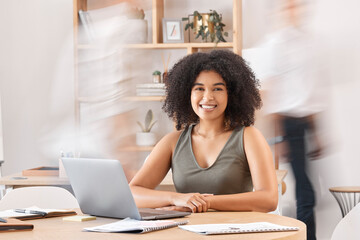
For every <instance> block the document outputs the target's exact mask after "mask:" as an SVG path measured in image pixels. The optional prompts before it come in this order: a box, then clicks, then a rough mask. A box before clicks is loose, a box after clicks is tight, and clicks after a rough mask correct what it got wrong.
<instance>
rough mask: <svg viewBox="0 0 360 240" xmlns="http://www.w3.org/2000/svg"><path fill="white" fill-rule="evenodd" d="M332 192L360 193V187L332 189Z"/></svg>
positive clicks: (330, 189)
mask: <svg viewBox="0 0 360 240" xmlns="http://www.w3.org/2000/svg"><path fill="white" fill-rule="evenodd" d="M329 191H330V192H349V193H355V192H356V193H358V192H360V186H348V187H331V188H329Z"/></svg>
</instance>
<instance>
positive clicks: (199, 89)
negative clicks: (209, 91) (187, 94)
mask: <svg viewBox="0 0 360 240" xmlns="http://www.w3.org/2000/svg"><path fill="white" fill-rule="evenodd" d="M194 90H195V91H204V88H202V87H197V88H195V89H194Z"/></svg>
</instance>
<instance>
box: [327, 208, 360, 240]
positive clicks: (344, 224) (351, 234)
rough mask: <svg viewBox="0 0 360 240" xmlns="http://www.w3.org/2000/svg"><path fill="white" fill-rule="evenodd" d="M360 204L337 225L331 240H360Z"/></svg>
mask: <svg viewBox="0 0 360 240" xmlns="http://www.w3.org/2000/svg"><path fill="white" fill-rule="evenodd" d="M359 226H360V203H359V204H357V205H356V206H355V207H354V208H353V209H352V210H351V211H350V212H349V213H348V214H346V216H345V217H343V218H342V219H341V220H340V222H339V223H338V224H337V225H336V227H335V230H334V232H333V234H332V236H331V240H343V239H346V240H358V239H360V231H359Z"/></svg>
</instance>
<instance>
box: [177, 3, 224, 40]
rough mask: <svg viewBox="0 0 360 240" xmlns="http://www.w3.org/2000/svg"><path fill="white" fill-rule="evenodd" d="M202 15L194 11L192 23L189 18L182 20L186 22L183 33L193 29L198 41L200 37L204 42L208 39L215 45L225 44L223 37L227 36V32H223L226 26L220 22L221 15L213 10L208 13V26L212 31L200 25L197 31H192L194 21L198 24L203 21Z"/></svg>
mask: <svg viewBox="0 0 360 240" xmlns="http://www.w3.org/2000/svg"><path fill="white" fill-rule="evenodd" d="M203 15H205V14H200V13H199V12H198V11H194V13H193V15H192V16H193V21H192V22H191V21H190V18H189V17H184V18H182V20H183V21H188V23H187V24H186V25H185V31H186V30H188V29H189V28H191V29H193V30H194V33H195V34H196V35H195V39H198V38H199V37H200V36H201V39H202V40H203V41H205V42H207V41H208V38H209V37H210V41H211V42H216V43H218V42H226V40H225V38H224V36H225V37H228V36H229V34H228V33H227V32H224V27H225V26H226V25H225V24H224V23H223V22H222V15H221V14H219V13H218V12H216V11H215V10H211V9H210V13H208V15H209V18H208V24H210V23H212V24H213V26H214V29H212V28H211V29H209V27H208V26H206V25H201V26H200V27H199V28H198V29H194V28H195V23H194V21H195V19H196V18H197V20H198V21H199V22H200V21H201V20H203ZM201 22H202V21H201Z"/></svg>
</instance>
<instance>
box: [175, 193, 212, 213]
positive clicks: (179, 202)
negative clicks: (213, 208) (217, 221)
mask: <svg viewBox="0 0 360 240" xmlns="http://www.w3.org/2000/svg"><path fill="white" fill-rule="evenodd" d="M207 196H212V194H200V193H177V194H176V195H175V196H174V197H173V199H172V203H173V205H175V206H179V207H187V208H189V209H190V210H191V211H192V212H194V213H195V212H206V211H207V210H208V209H209V208H210V202H209V200H208V199H206V197H207Z"/></svg>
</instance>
